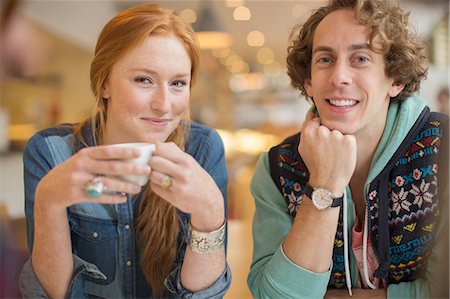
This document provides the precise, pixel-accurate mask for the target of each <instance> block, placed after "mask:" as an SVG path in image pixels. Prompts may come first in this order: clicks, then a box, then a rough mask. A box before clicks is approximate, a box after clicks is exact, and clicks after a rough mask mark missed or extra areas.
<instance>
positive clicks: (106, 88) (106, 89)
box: [102, 81, 111, 99]
mask: <svg viewBox="0 0 450 299" xmlns="http://www.w3.org/2000/svg"><path fill="white" fill-rule="evenodd" d="M110 96H111V95H110V92H109V84H108V81H106V82H105V83H104V84H103V86H102V98H104V99H109V97H110Z"/></svg>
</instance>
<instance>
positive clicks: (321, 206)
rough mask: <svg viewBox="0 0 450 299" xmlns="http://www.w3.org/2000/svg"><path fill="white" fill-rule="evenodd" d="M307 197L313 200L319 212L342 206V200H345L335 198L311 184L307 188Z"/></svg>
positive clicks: (342, 197) (328, 192)
mask: <svg viewBox="0 0 450 299" xmlns="http://www.w3.org/2000/svg"><path fill="white" fill-rule="evenodd" d="M305 195H307V196H308V197H309V198H311V200H312V202H313V204H314V206H315V207H316V209H318V210H325V209H328V208H336V207H339V206H342V200H343V199H344V196H341V197H333V194H332V193H331V192H330V191H328V190H326V189H323V188H313V187H311V186H310V185H309V184H306V186H305Z"/></svg>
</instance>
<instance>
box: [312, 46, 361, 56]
mask: <svg viewBox="0 0 450 299" xmlns="http://www.w3.org/2000/svg"><path fill="white" fill-rule="evenodd" d="M348 49H349V50H351V51H355V50H362V49H370V45H369V44H354V45H350V46H349V47H348ZM317 52H329V53H334V52H335V51H334V49H333V48H331V47H327V46H318V47H317V48H315V49H314V50H313V54H315V53H317Z"/></svg>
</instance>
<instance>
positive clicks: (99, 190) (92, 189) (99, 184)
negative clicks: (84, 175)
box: [84, 176, 106, 198]
mask: <svg viewBox="0 0 450 299" xmlns="http://www.w3.org/2000/svg"><path fill="white" fill-rule="evenodd" d="M105 190H106V186H105V184H104V183H103V181H102V179H101V177H99V176H97V177H95V178H93V179H92V180H90V181H89V182H88V183H87V184H86V186H85V188H84V193H86V195H87V196H89V197H93V198H99V197H100V196H102V194H103V192H104V191H105Z"/></svg>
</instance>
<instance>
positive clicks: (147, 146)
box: [112, 143, 155, 186]
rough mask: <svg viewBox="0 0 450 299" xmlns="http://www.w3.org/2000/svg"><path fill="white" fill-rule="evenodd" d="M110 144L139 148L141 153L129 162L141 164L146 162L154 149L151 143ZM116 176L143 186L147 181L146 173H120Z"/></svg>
mask: <svg viewBox="0 0 450 299" xmlns="http://www.w3.org/2000/svg"><path fill="white" fill-rule="evenodd" d="M112 146H119V147H130V148H134V149H137V150H139V152H141V155H140V156H139V157H137V158H135V159H133V160H130V161H129V162H130V163H134V164H142V165H147V164H148V161H150V158H151V157H152V155H153V152H154V151H155V145H154V144H152V143H117V144H113V145H112ZM118 177H119V178H121V179H123V180H125V181H128V182H132V183H136V184H138V185H139V186H144V185H145V183H147V181H148V175H143V176H140V175H120V176H118Z"/></svg>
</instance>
